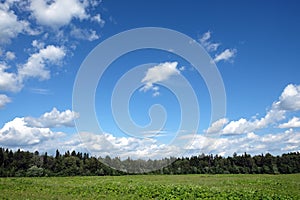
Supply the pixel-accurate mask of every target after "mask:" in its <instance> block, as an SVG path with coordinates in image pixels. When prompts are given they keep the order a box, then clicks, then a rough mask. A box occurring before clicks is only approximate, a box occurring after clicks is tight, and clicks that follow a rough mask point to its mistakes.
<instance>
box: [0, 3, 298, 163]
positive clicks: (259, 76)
mask: <svg viewBox="0 0 300 200" xmlns="http://www.w3.org/2000/svg"><path fill="white" fill-rule="evenodd" d="M299 8H300V3H299V2H298V1H296V0H289V1H283V0H282V1H281V0H276V1H272V2H268V1H234V0H230V1H226V2H225V1H192V0H188V1H180V0H172V1H171V0H166V1H158V0H153V1H137V0H130V1H116V0H112V1H108V0H103V1H97V0H91V1H87V0H25V1H24V0H22V1H19V0H2V1H0V146H1V147H4V148H10V149H14V150H16V149H22V150H29V151H36V150H38V151H40V152H48V153H50V154H54V152H55V150H56V149H59V150H60V151H62V152H64V151H67V150H70V151H72V150H76V151H83V152H90V153H91V154H92V155H96V156H106V155H110V156H113V157H114V156H118V157H121V158H127V157H128V156H129V157H132V158H146V159H147V158H161V157H168V156H182V155H184V156H190V155H198V154H201V153H205V154H219V155H222V156H230V155H232V154H233V153H234V152H236V153H238V154H241V153H244V152H247V153H250V154H252V155H256V154H261V153H267V152H269V153H272V154H274V155H279V154H282V153H287V152H293V151H300V79H299V77H300V68H299V67H300V60H299V54H300V40H299V35H300V13H299ZM145 44H147V45H148V46H147V45H145ZM135 45H136V46H137V47H136V48H135ZM149 46H151V47H149ZM109 59H110V60H109Z"/></svg>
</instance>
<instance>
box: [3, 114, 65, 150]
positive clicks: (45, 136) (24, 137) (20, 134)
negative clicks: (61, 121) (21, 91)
mask: <svg viewBox="0 0 300 200" xmlns="http://www.w3.org/2000/svg"><path fill="white" fill-rule="evenodd" d="M63 135H64V134H63V133H61V132H52V131H51V130H50V129H49V128H36V127H29V126H27V124H26V122H25V120H24V118H15V119H14V120H12V121H10V122H7V123H6V124H5V125H4V126H3V127H2V129H0V144H1V146H10V147H20V146H31V145H36V144H40V143H42V142H44V141H47V140H49V139H52V138H55V137H61V136H63Z"/></svg>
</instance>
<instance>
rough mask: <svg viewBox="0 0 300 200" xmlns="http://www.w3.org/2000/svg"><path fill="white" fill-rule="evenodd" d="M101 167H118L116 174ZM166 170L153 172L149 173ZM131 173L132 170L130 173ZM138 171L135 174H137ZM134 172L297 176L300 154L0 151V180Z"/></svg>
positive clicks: (108, 168) (299, 169) (114, 171)
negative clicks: (141, 155)
mask: <svg viewBox="0 0 300 200" xmlns="http://www.w3.org/2000/svg"><path fill="white" fill-rule="evenodd" d="M103 163H108V164H112V166H118V167H117V168H118V169H122V171H118V170H115V169H113V168H111V167H108V166H107V165H105V164H103ZM157 166H165V167H163V168H161V169H159V170H156V171H151V172H147V171H150V169H153V168H156V169H158V167H157ZM131 169H132V170H131ZM126 170H127V171H126ZM137 170H138V171H137ZM133 172H139V173H144V174H290V173H300V153H299V152H291V153H286V154H282V155H280V156H273V155H271V154H270V153H267V154H265V155H264V154H261V155H255V156H251V155H250V154H247V153H244V154H242V155H237V154H236V153H234V154H233V156H228V157H222V156H218V155H204V154H201V155H198V156H192V157H182V158H165V159H160V160H142V159H138V160H133V159H130V158H128V159H125V160H121V159H120V158H118V157H116V158H110V157H109V156H106V157H105V158H101V157H99V158H96V157H94V156H90V155H89V154H88V153H81V152H75V151H72V152H69V151H67V152H65V153H64V154H61V153H60V152H59V151H58V150H56V154H55V155H54V156H49V155H48V154H47V153H44V154H40V153H39V152H38V151H35V152H29V151H21V150H20V149H19V150H17V151H15V152H14V151H12V150H9V149H4V148H0V177H19V176H28V177H32V176H104V175H126V174H132V173H133Z"/></svg>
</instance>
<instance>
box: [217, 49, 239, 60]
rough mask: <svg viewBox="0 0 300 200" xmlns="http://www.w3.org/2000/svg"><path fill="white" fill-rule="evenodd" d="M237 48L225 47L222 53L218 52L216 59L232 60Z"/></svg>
mask: <svg viewBox="0 0 300 200" xmlns="http://www.w3.org/2000/svg"><path fill="white" fill-rule="evenodd" d="M236 53H237V50H236V49H225V50H224V51H223V52H221V53H220V54H216V55H215V58H214V61H215V62H216V63H217V62H220V61H222V60H223V61H230V60H232V58H234V57H235V56H236Z"/></svg>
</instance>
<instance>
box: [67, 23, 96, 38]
mask: <svg viewBox="0 0 300 200" xmlns="http://www.w3.org/2000/svg"><path fill="white" fill-rule="evenodd" d="M70 35H71V36H72V37H74V38H76V39H81V40H88V41H93V40H97V39H99V38H100V37H99V36H98V35H97V33H96V31H94V30H86V29H80V28H76V27H75V26H73V27H72V30H71V32H70Z"/></svg>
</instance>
